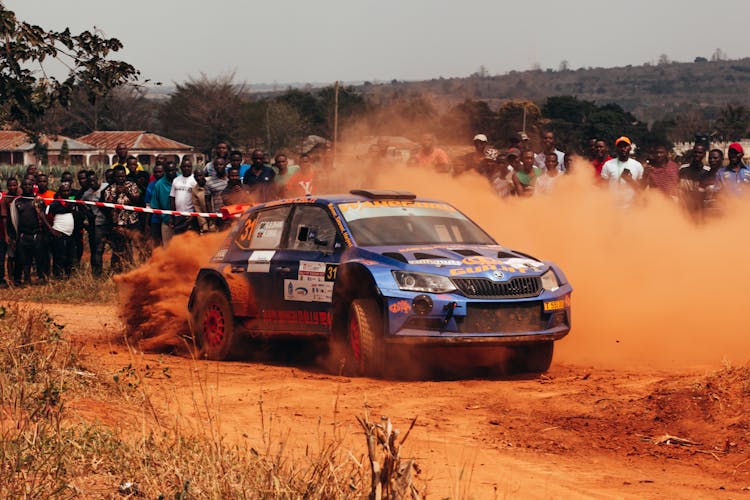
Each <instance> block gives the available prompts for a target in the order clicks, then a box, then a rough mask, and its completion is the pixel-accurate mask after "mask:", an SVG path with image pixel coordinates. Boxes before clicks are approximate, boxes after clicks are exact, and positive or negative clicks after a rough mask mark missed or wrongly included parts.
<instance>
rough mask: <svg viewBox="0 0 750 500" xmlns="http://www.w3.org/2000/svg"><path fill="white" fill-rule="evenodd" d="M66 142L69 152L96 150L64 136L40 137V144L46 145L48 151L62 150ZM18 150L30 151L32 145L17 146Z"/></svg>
mask: <svg viewBox="0 0 750 500" xmlns="http://www.w3.org/2000/svg"><path fill="white" fill-rule="evenodd" d="M64 141H68V150H70V151H95V150H96V148H95V147H94V146H92V145H90V144H86V143H84V142H81V141H77V140H75V139H72V138H70V137H66V136H64V135H51V136H48V135H43V136H42V137H41V142H42V143H46V144H47V149H49V150H50V151H59V150H60V149H61V148H62V145H63V142H64ZM18 149H21V150H24V151H31V150H32V149H34V144H32V143H30V142H27V143H26V144H23V145H21V146H19V148H18Z"/></svg>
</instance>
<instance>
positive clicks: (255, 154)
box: [0, 131, 750, 287]
mask: <svg viewBox="0 0 750 500" xmlns="http://www.w3.org/2000/svg"><path fill="white" fill-rule="evenodd" d="M530 144H531V143H530V141H529V138H528V136H526V134H523V133H521V134H518V135H517V136H515V137H513V138H511V140H509V141H508V142H507V143H506V144H504V145H503V146H502V147H497V146H493V145H492V144H491V143H490V141H489V140H488V138H487V136H486V135H484V134H477V135H476V136H475V137H474V140H473V151H471V152H470V153H469V154H467V155H462V156H460V157H456V158H450V156H449V155H448V154H447V153H446V152H445V151H444V150H443V149H441V148H440V147H438V146H437V144H436V140H435V137H434V136H433V135H430V134H425V135H424V136H423V137H422V138H421V140H420V141H419V143H418V148H417V149H416V150H415V151H413V152H412V153H411V154H410V155H409V157H408V158H406V159H404V158H402V160H405V163H406V164H407V165H412V166H415V167H420V166H421V167H428V168H431V169H434V170H435V171H438V172H445V173H452V174H453V175H462V174H464V173H466V172H475V173H478V174H479V175H481V176H484V177H485V178H486V179H487V181H488V182H489V184H490V185H491V186H492V189H494V191H495V192H496V193H497V195H498V196H500V197H506V196H519V197H530V196H539V195H546V194H549V193H551V192H553V191H554V189H555V185H556V183H557V182H558V181H559V179H561V178H563V177H564V176H565V175H566V174H569V173H571V171H572V169H573V168H581V167H580V166H581V165H588V166H590V169H591V170H590V174H591V175H592V177H593V178H594V179H595V181H594V182H595V184H596V185H598V186H600V187H601V188H603V189H604V188H609V189H611V190H612V191H613V192H614V193H615V194H616V196H617V199H618V202H619V203H621V205H622V206H623V207H628V206H631V205H633V204H637V203H638V202H639V199H640V195H641V193H643V192H644V191H648V190H654V191H656V192H658V193H661V194H663V195H664V196H666V197H668V198H669V199H672V200H674V201H675V202H676V203H679V204H680V205H681V206H682V207H684V209H685V210H686V211H687V212H688V213H689V214H690V215H691V216H692V217H693V218H695V219H696V220H698V221H701V220H703V219H705V218H706V217H707V216H711V215H712V214H716V213H718V207H719V206H720V204H719V203H717V201H718V200H720V199H721V197H722V196H739V195H742V194H743V193H745V192H746V191H748V189H749V188H750V170H749V169H748V168H747V167H746V166H745V164H744V163H743V157H744V150H743V148H742V146H741V145H740V144H739V143H732V144H730V145H729V146H728V148H727V155H726V156H727V159H728V160H727V161H725V160H724V156H725V155H724V151H723V150H721V149H710V151H708V149H709V148H708V144H707V141H706V140H697V141H696V143H695V145H694V147H693V148H692V150H690V151H689V152H688V153H687V154H685V155H684V156H683V157H682V158H679V157H676V156H675V155H674V153H673V152H672V151H670V149H669V148H668V147H667V146H665V145H662V146H656V147H654V148H652V149H651V150H649V151H645V152H641V151H639V153H641V154H639V155H636V154H634V151H633V144H632V141H631V140H630V139H629V138H628V137H626V136H622V137H619V138H618V139H616V140H615V141H614V143H613V144H611V145H610V144H607V142H606V141H602V140H596V139H592V140H591V143H590V144H591V147H590V150H589V151H586V152H584V153H583V154H580V155H575V154H573V153H570V152H569V153H564V152H562V151H560V150H559V149H558V148H557V142H556V139H555V134H554V133H553V132H551V131H547V132H544V133H543V134H542V136H541V147H540V151H538V152H534V151H533V149H532V147H531V146H530ZM326 151H327V150H326ZM326 151H324V153H323V154H322V155H317V154H313V155H311V154H305V153H303V154H301V155H300V157H299V165H290V164H289V158H288V157H287V156H286V155H284V154H277V155H276V156H275V157H274V158H273V161H271V159H270V157H269V155H268V154H266V153H265V152H264V151H262V150H259V149H256V150H253V151H252V153H251V154H250V163H249V164H248V163H244V161H243V160H244V156H243V153H242V152H240V151H233V150H230V148H229V147H228V145H227V144H226V143H224V142H221V143H219V144H217V145H216V147H215V148H214V151H213V156H212V160H211V162H210V163H208V164H206V165H205V166H202V167H199V168H194V166H193V164H192V161H191V160H190V158H189V157H184V158H183V159H182V161H180V162H179V165H178V163H177V162H176V160H174V159H172V158H171V157H169V158H168V157H165V156H158V157H156V161H155V165H154V166H153V168H152V169H151V171H150V172H149V171H148V170H147V169H146V168H144V167H143V166H142V165H141V164H140V163H139V162H138V160H137V158H135V157H134V156H130V155H129V154H128V150H127V148H126V146H125V145H124V144H120V145H118V147H117V149H116V152H117V157H116V160H117V161H116V162H115V163H114V165H112V167H111V168H109V169H107V170H106V171H105V172H104V175H103V176H104V179H99V175H98V174H97V172H96V171H95V170H80V171H78V172H77V175H76V179H75V180H74V178H73V175H72V174H71V173H69V172H65V173H63V174H62V175H61V178H60V183H59V187H58V189H57V191H56V192H55V191H52V190H51V189H50V186H49V179H48V177H47V175H46V174H44V173H42V172H41V171H39V170H38V169H37V167H36V166H33V165H32V166H29V167H28V168H27V169H26V174H25V175H24V176H23V178H21V179H16V178H9V179H7V180H6V188H7V190H6V191H5V192H4V193H3V198H2V200H0V218H1V220H0V262H1V263H2V265H0V287H7V286H9V284H12V285H14V286H23V285H27V284H31V283H32V282H38V283H44V282H46V281H47V280H48V279H49V278H50V276H51V275H52V276H54V277H55V278H58V279H64V278H66V277H69V276H70V274H71V272H72V270H73V269H74V268H75V267H76V266H78V265H79V264H80V262H81V259H82V258H83V255H84V250H85V247H86V246H87V247H88V253H89V259H90V268H91V272H92V274H93V275H95V276H100V275H102V273H103V272H104V262H103V261H104V255H105V251H106V249H107V248H109V249H110V250H111V260H110V264H109V269H110V271H111V272H114V273H117V272H120V271H122V270H123V269H125V268H126V267H127V266H129V265H130V264H132V263H133V261H134V260H135V259H137V258H138V257H139V255H138V254H139V252H144V249H145V252H146V253H148V251H149V250H150V249H151V248H154V247H156V246H160V245H163V246H166V245H168V244H169V242H170V240H171V239H172V237H173V236H174V235H176V234H181V233H185V232H187V231H194V232H196V233H201V234H202V233H207V232H215V231H220V230H222V229H225V228H226V227H227V226H228V223H227V222H226V221H225V220H223V219H220V218H211V217H202V216H182V215H163V214H156V213H142V212H138V211H133V210H127V209H120V208H106V207H99V206H92V205H86V204H77V203H66V202H65V201H66V200H85V201H89V202H91V201H93V202H105V203H113V204H118V205H127V206H133V207H150V208H154V209H165V210H173V211H178V212H190V213H195V212H198V213H217V212H220V211H221V209H222V207H225V206H228V205H237V204H243V203H248V204H249V203H260V202H266V201H270V200H273V199H278V198H285V197H297V196H306V195H311V194H313V193H316V194H317V193H318V192H319V191H318V189H319V186H320V185H321V183H324V182H325V178H324V175H325V173H326V172H327V171H328V168H326V167H330V166H331V165H330V163H329V162H330V157H327V156H326V154H325V153H326ZM384 152H385V148H382V147H381V146H380V145H373V147H372V148H371V150H370V152H369V156H370V160H371V162H377V163H378V164H379V166H380V167H383V166H387V165H385V164H387V163H394V162H393V161H392V158H391V159H388V158H386V157H385V155H384ZM612 154H614V156H612ZM575 156H578V157H579V160H582V161H577V162H573V158H574V157H575ZM706 157H707V158H706ZM574 165H576V167H574ZM588 166H587V167H585V168H589V167H588ZM75 182H77V185H78V187H77V188H76V187H74V185H75ZM86 240H88V245H84V242H85V241H86ZM140 256H141V257H144V256H145V255H140ZM32 270H34V271H35V274H36V277H35V278H34V279H32ZM6 271H7V274H9V277H8V280H7V281H6Z"/></svg>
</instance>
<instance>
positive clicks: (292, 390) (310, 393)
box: [46, 305, 750, 498]
mask: <svg viewBox="0 0 750 500" xmlns="http://www.w3.org/2000/svg"><path fill="white" fill-rule="evenodd" d="M46 307H47V309H48V310H49V311H50V312H51V313H52V314H53V315H54V316H56V317H57V318H59V320H60V321H62V322H64V323H65V324H66V325H67V327H66V331H68V332H69V334H70V335H71V337H72V338H73V339H74V340H75V341H76V342H78V343H81V344H82V345H83V348H84V352H85V353H86V354H87V355H88V363H89V364H92V365H93V364H96V365H98V370H100V372H101V373H104V374H107V373H111V374H114V373H116V372H119V371H120V370H122V369H123V368H124V367H126V366H128V365H132V366H133V367H134V368H135V370H136V371H137V372H138V373H139V375H140V378H141V381H142V382H141V385H140V388H139V390H143V391H144V392H145V393H146V394H147V395H148V397H149V399H150V402H151V406H152V408H149V407H148V406H149V405H146V407H141V408H127V407H115V406H113V405H112V404H111V403H109V402H106V401H96V400H81V401H78V402H76V403H75V404H74V405H73V408H74V410H75V411H76V412H77V413H78V414H79V415H80V416H81V417H82V418H84V419H86V420H96V419H98V420H101V421H103V422H105V423H114V422H117V423H118V425H124V426H127V425H132V426H133V431H134V432H139V428H138V425H139V422H143V421H145V420H147V419H150V418H152V416H153V415H156V416H157V418H158V419H159V421H160V422H161V424H162V425H175V423H177V422H180V425H206V422H207V420H206V418H205V413H206V409H208V413H210V414H211V415H212V416H213V417H215V418H216V420H215V423H216V426H217V427H218V428H219V429H220V431H221V432H222V433H225V434H226V436H227V439H228V440H233V441H243V440H249V442H251V443H258V445H260V443H261V442H262V437H263V434H264V433H265V434H266V435H268V433H269V432H270V433H271V434H273V435H275V436H276V438H279V439H282V437H281V436H286V438H287V440H288V442H289V443H290V448H291V449H292V451H293V452H301V450H304V447H305V446H306V445H311V446H316V444H317V443H318V442H319V439H320V438H321V437H322V436H323V435H325V436H331V435H332V434H333V433H334V432H337V433H339V434H340V435H342V436H345V438H346V440H347V443H349V444H350V445H351V447H352V449H353V450H354V453H355V455H359V454H360V453H362V451H363V450H364V443H363V441H362V438H361V436H359V435H358V434H357V427H356V422H355V416H356V415H361V414H362V413H363V411H364V407H365V405H366V406H367V407H368V408H369V411H370V413H371V415H373V416H376V417H377V416H379V415H387V416H389V417H391V419H392V420H393V421H394V423H395V424H396V426H397V427H399V428H402V429H405V428H406V427H407V426H408V424H409V422H410V420H411V419H412V418H413V417H415V416H416V417H418V421H417V424H416V427H415V429H414V430H413V431H412V434H411V435H410V437H409V439H408V441H407V444H406V448H405V449H406V453H407V454H409V455H413V456H416V457H418V458H419V463H420V464H421V466H422V468H423V470H424V475H425V477H426V478H427V479H428V480H429V493H430V496H431V497H439V498H443V497H446V496H450V497H453V498H456V497H458V496H460V497H466V493H467V492H469V496H470V497H474V498H494V497H497V498H517V497H518V498H701V497H711V498H740V497H746V496H747V495H749V494H750V492H748V491H746V490H744V488H746V487H747V486H748V485H750V460H748V457H750V445H749V443H748V436H747V434H748V433H747V428H748V426H747V420H746V418H747V417H745V416H744V415H745V411H744V410H745V409H744V407H743V402H742V394H740V396H739V398H738V397H735V396H733V395H732V393H731V391H728V390H726V387H724V389H722V388H721V387H718V386H717V387H715V389H714V390H710V389H711V388H710V387H709V390H708V391H704V392H701V391H699V390H698V389H697V388H698V387H699V386H700V387H703V386H701V383H702V382H703V381H705V380H704V377H705V375H706V373H707V372H706V371H699V370H698V369H695V370H687V371H682V372H674V371H672V372H665V371H656V370H638V371H633V370H605V369H601V368H596V369H595V368H591V367H586V366H574V365H569V364H554V365H553V367H552V369H551V371H550V372H549V373H548V374H547V375H545V376H542V377H534V378H520V377H515V378H509V379H504V380H476V379H473V380H459V381H421V382H411V381H409V382H404V381H381V380H372V379H366V378H347V377H339V376H332V375H329V374H327V373H324V372H322V371H321V370H319V369H317V368H315V367H314V366H306V365H300V364H296V365H289V364H287V365H282V364H279V363H276V364H274V363H268V362H264V363H257V362H232V363H215V362H206V361H197V362H196V361H194V360H191V359H186V358H181V357H176V356H165V355H154V354H141V353H135V352H133V351H132V350H130V349H128V348H127V347H126V346H125V345H124V344H123V343H122V342H121V341H120V340H119V338H118V337H119V332H120V331H121V329H122V326H121V325H120V324H119V322H118V321H117V320H116V319H115V318H116V309H115V308H114V307H102V306H89V305H87V306H70V305H64V306H63V305H47V306H46ZM743 383H744V382H743ZM709 386H710V384H709ZM741 390H742V391H744V390H745V388H744V385H743V388H742V389H741ZM704 394H705V398H703V397H702V395H704ZM704 399H705V400H704ZM261 401H262V404H261V403H260V402H261ZM738 405H739V406H738ZM261 406H262V411H263V416H264V417H265V420H264V422H265V424H264V425H261ZM269 428H270V430H269ZM334 428H335V429H334ZM665 434H671V435H676V436H679V437H682V438H687V439H691V440H692V441H695V442H697V443H700V444H699V445H694V446H679V445H674V444H654V443H653V442H652V441H649V439H648V438H649V437H651V438H658V437H660V436H663V435H665Z"/></svg>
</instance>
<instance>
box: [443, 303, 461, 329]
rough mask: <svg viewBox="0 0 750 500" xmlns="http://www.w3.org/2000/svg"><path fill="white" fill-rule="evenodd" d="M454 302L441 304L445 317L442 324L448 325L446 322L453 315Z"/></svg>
mask: <svg viewBox="0 0 750 500" xmlns="http://www.w3.org/2000/svg"><path fill="white" fill-rule="evenodd" d="M457 305H458V304H456V303H455V302H448V303H447V304H445V305H444V306H443V311H445V318H443V326H444V327H445V326H448V322H449V321H450V320H451V318H452V317H453V311H455V310H456V306H457Z"/></svg>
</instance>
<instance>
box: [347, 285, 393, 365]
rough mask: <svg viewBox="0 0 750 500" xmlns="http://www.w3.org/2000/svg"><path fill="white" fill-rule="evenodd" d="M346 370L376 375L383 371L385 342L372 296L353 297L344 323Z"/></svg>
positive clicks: (381, 322) (377, 310) (378, 310)
mask: <svg viewBox="0 0 750 500" xmlns="http://www.w3.org/2000/svg"><path fill="white" fill-rule="evenodd" d="M347 344H348V352H349V356H348V358H349V359H348V362H347V364H348V365H349V370H348V371H349V372H351V373H353V374H355V375H359V376H362V375H365V376H373V377H377V376H379V375H381V374H382V373H383V367H384V364H385V359H384V358H385V345H384V342H383V318H382V315H381V312H380V309H379V308H378V303H377V302H376V301H375V300H373V299H355V300H354V301H353V302H352V305H351V307H350V308H349V321H348V324H347Z"/></svg>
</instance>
